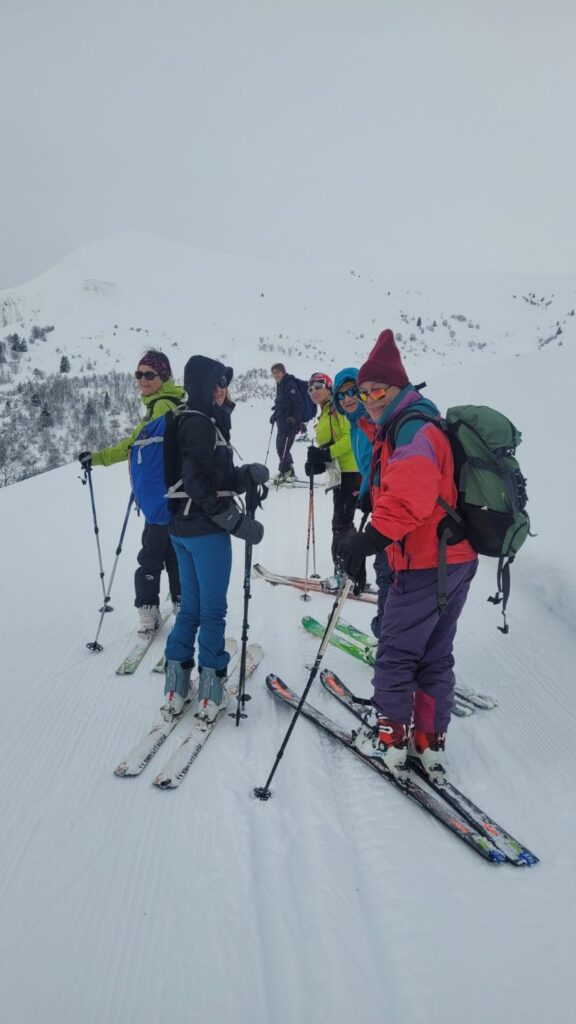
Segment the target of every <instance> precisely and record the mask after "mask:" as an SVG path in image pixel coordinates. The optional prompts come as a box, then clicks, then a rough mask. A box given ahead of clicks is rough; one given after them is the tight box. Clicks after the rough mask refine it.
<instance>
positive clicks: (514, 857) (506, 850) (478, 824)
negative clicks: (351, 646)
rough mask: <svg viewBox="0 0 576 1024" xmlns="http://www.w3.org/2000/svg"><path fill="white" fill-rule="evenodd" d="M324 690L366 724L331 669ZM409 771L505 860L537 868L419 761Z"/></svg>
mask: <svg viewBox="0 0 576 1024" xmlns="http://www.w3.org/2000/svg"><path fill="white" fill-rule="evenodd" d="M320 681H321V683H322V686H323V687H324V689H325V690H327V692H328V693H329V694H331V695H332V697H335V698H336V700H337V701H339V703H340V704H343V705H344V707H346V708H347V709H348V710H349V711H350V712H351V713H352V714H353V715H354V716H355V717H356V718H357V719H359V720H360V721H363V720H364V714H365V711H366V708H365V707H364V705H362V704H361V703H358V702H357V699H356V698H355V697H354V694H353V693H352V691H351V690H349V688H348V687H347V686H346V684H345V683H344V682H342V680H341V679H340V678H339V677H338V676H337V675H336V673H335V672H332V671H331V670H330V669H323V670H322V672H321V673H320ZM409 764H410V767H411V768H412V769H413V771H414V772H415V773H416V774H417V775H418V776H419V777H420V778H422V779H423V780H424V781H425V782H426V783H427V784H428V785H429V786H430V787H431V788H432V789H433V790H434V792H435V793H437V794H438V795H439V796H440V797H441V798H442V799H443V800H444V801H445V802H446V803H447V804H449V805H450V807H452V808H453V809H454V810H456V811H458V812H459V813H460V814H461V815H462V817H463V818H466V820H467V821H468V823H469V824H470V825H472V826H473V828H475V829H477V830H478V832H480V833H482V834H483V835H485V836H487V838H488V839H490V840H491V842H492V843H493V844H494V846H496V847H497V848H498V849H499V850H500V852H501V853H502V854H503V855H504V856H505V857H506V860H508V861H510V862H511V863H512V864H515V865H517V866H518V867H527V866H530V865H533V864H538V862H539V860H538V857H537V856H536V854H534V853H532V851H531V850H529V849H528V848H527V847H526V846H524V845H523V843H521V842H520V841H519V840H518V839H516V838H515V837H514V836H512V835H511V834H510V833H509V832H508V831H507V830H506V829H505V828H503V827H502V826H501V825H499V824H498V823H497V822H495V821H494V820H493V819H492V818H490V817H489V816H488V815H487V814H486V813H485V811H483V810H481V809H480V808H479V807H478V806H477V805H476V804H475V803H473V802H472V800H470V799H469V798H468V797H467V796H465V794H464V793H461V792H460V790H459V789H456V786H453V785H452V783H451V782H450V781H449V780H448V779H445V780H444V781H443V782H437V781H434V780H432V779H430V777H429V776H428V775H427V774H426V772H425V770H424V768H423V767H422V765H421V763H420V761H418V759H417V758H413V759H409Z"/></svg>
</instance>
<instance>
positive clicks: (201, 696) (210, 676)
mask: <svg viewBox="0 0 576 1024" xmlns="http://www.w3.org/2000/svg"><path fill="white" fill-rule="evenodd" d="M226 679H227V672H226V669H225V668H220V669H216V668H201V669H200V685H199V689H198V701H199V703H200V707H199V709H198V711H197V712H196V718H198V719H199V721H201V722H206V723H210V722H213V721H214V719H215V718H216V716H217V714H218V712H219V711H220V710H221V709H222V708H223V707H224V706H225V704H226V698H225V694H224V685H225V683H226Z"/></svg>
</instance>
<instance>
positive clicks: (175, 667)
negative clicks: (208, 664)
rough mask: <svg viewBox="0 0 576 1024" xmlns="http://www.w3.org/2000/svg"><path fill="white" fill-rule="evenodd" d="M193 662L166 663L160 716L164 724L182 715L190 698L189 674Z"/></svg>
mask: <svg viewBox="0 0 576 1024" xmlns="http://www.w3.org/2000/svg"><path fill="white" fill-rule="evenodd" d="M193 666H194V661H193V660H192V659H191V660H190V661H183V662H180V661H167V662H166V682H165V683H164V697H165V700H164V703H163V705H162V707H161V708H160V714H161V715H162V718H163V719H164V721H165V722H172V721H173V720H174V719H175V718H177V717H178V715H181V714H182V710H183V708H184V704H185V703H186V701H187V700H188V699H189V697H190V674H191V672H192V668H193Z"/></svg>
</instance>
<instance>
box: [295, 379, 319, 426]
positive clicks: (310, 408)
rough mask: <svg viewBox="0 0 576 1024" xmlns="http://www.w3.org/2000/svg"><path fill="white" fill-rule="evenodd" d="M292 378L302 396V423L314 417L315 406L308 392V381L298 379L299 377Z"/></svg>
mask: <svg viewBox="0 0 576 1024" xmlns="http://www.w3.org/2000/svg"><path fill="white" fill-rule="evenodd" d="M294 380H295V381H296V386H297V388H298V391H299V392H300V396H301V398H302V423H308V422H309V421H310V420H313V419H314V417H315V415H316V412H317V407H316V406H315V405H314V402H313V401H312V399H311V398H310V395H309V394H308V381H306V380H300V378H299V377H294Z"/></svg>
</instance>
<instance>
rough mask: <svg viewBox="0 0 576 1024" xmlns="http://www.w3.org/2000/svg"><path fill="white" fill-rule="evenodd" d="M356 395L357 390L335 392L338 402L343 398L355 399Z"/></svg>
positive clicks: (349, 389)
mask: <svg viewBox="0 0 576 1024" xmlns="http://www.w3.org/2000/svg"><path fill="white" fill-rule="evenodd" d="M357 394H358V388H346V389H345V390H344V391H337V392H336V398H337V399H338V401H339V402H341V401H342V399H344V398H356V395H357Z"/></svg>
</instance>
